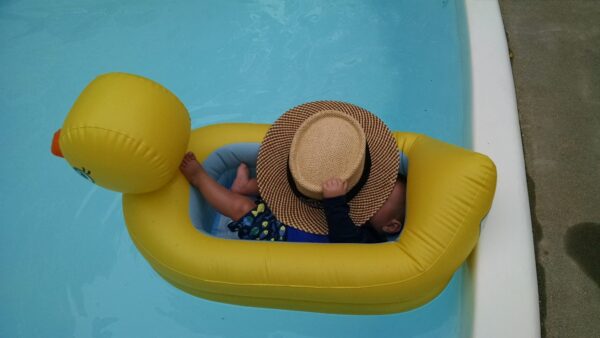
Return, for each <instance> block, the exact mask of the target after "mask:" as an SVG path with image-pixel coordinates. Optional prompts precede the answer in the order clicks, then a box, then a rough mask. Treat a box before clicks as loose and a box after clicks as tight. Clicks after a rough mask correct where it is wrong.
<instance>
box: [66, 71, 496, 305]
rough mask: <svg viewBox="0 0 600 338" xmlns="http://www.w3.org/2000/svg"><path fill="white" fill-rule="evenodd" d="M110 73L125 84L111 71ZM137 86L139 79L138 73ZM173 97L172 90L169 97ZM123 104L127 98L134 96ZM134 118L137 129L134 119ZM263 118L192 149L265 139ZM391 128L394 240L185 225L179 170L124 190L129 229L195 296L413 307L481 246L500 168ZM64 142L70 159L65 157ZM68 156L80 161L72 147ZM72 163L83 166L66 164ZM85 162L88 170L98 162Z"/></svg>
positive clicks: (204, 136)
mask: <svg viewBox="0 0 600 338" xmlns="http://www.w3.org/2000/svg"><path fill="white" fill-rule="evenodd" d="M116 76H121V77H122V76H123V74H118V75H116ZM103 80H104V81H106V80H107V79H106V78H104V79H103ZM108 80H110V81H117V82H118V81H120V80H119V79H118V78H117V79H115V78H113V77H110V78H109V79H108ZM127 80H131V79H130V78H128V79H127ZM96 81H98V80H96ZM139 81H148V80H145V79H143V80H142V79H140V80H139ZM133 82H136V81H133ZM133 82H132V83H133ZM140 83H141V82H140ZM142 84H143V85H144V86H145V82H144V83H142ZM90 86H91V85H90ZM88 88H89V86H88ZM130 89H131V90H133V91H137V90H139V91H140V92H142V93H145V95H146V96H143V97H145V98H146V99H148V100H156V95H157V93H156V92H155V91H154V90H153V89H152V90H151V91H150V92H146V89H145V87H144V88H142V89H140V88H138V87H137V85H132V88H130ZM93 92H94V93H95V91H93ZM136 93H137V92H136ZM138 94H139V93H138ZM89 95H90V93H89V92H87V89H86V91H84V93H82V95H81V97H80V99H79V100H81V99H82V98H83V99H84V100H86V97H89ZM105 95H108V94H105ZM105 95H103V96H105ZM165 95H166V94H165ZM169 95H172V94H170V93H169ZM169 95H167V99H168V100H171V99H172V98H171V97H170V96H169ZM79 100H78V101H79ZM127 102H128V104H130V100H128V101H127ZM97 104H98V105H102V104H103V103H102V102H97ZM76 106H77V103H76ZM167 106H168V105H167ZM145 107H146V108H147V106H146V105H145ZM176 107H179V106H176ZM128 109H137V108H136V107H134V106H129V108H128ZM70 114H76V115H77V116H78V117H77V119H83V120H85V118H84V117H85V115H86V112H85V111H76V109H75V107H74V110H72V111H71V113H70ZM132 114H134V115H135V113H132ZM145 114H146V113H145ZM165 114H166V113H165ZM168 114H171V112H170V110H169V113H168ZM67 120H69V119H67ZM125 122H126V121H125ZM125 122H124V121H123V120H122V119H121V120H119V123H125ZM129 127H130V128H132V129H131V130H135V128H138V126H136V124H135V123H132V124H131V126H129ZM268 127H269V126H268V125H257V124H221V125H212V126H207V127H203V128H200V129H197V130H195V131H193V132H192V133H191V136H190V137H189V142H188V144H187V149H189V150H191V151H193V152H194V153H196V155H197V157H198V158H199V159H201V160H202V159H204V158H206V157H207V156H208V155H209V154H210V153H211V152H213V151H214V150H216V149H218V148H220V147H222V146H224V145H227V144H232V143H240V142H260V141H261V140H262V138H263V137H264V135H265V134H266V131H267V129H268ZM73 128H75V129H77V128H78V127H77V125H70V124H69V123H65V126H63V133H62V134H61V137H60V145H61V147H62V148H70V147H69V145H68V143H69V142H71V141H70V140H69V139H68V138H67V137H66V136H64V135H65V134H68V133H69V129H73ZM102 128H109V127H107V126H102ZM119 128H120V133H126V131H125V130H128V128H126V127H124V126H122V125H120V126H119ZM188 128H189V127H188ZM65 129H66V132H65ZM184 129H185V126H183V127H182V130H184ZM188 130H189V129H188ZM128 133H130V135H138V134H136V133H135V132H128ZM111 135H112V134H111ZM395 136H396V139H397V144H398V149H399V150H401V151H402V152H404V153H405V154H406V155H407V156H408V158H409V160H410V170H409V175H408V185H407V186H408V190H407V219H406V224H405V228H404V231H403V233H402V235H401V236H400V237H399V239H398V240H397V241H395V242H387V243H381V244H370V245H367V244H321V243H285V242H258V241H257V242H254V241H242V240H227V239H221V238H217V237H213V236H210V235H208V234H206V233H203V232H201V231H199V230H197V229H196V228H195V227H194V226H193V225H192V222H191V218H190V211H189V205H190V204H189V198H190V185H189V184H188V182H187V181H186V180H185V178H184V177H183V176H182V175H181V174H180V173H178V172H175V173H174V174H173V175H174V176H173V178H172V179H171V180H170V181H169V182H168V183H166V184H164V185H162V186H161V187H160V188H158V189H157V190H153V191H150V192H146V193H126V194H124V198H123V210H124V215H125V220H126V223H127V228H128V230H129V233H130V235H131V238H132V240H133V242H134V243H135V245H136V246H137V248H138V249H139V251H140V252H141V253H142V254H143V256H144V257H145V258H146V259H147V260H148V262H149V263H150V264H151V266H152V267H153V268H154V269H155V270H156V271H157V272H158V273H159V274H160V275H161V276H162V277H164V278H165V279H166V280H167V281H169V282H170V283H171V284H173V285H174V286H176V287H178V288H180V289H181V290H184V291H185V292H188V293H190V294H193V295H196V296H199V297H202V298H206V299H211V300H215V301H220V302H226V303H232V304H241V305H249V306H260V307H271V308H281V309H295V310H305V311H316V312H328V313H344V314H383V313H392V312H400V311H405V310H409V309H412V308H415V307H418V306H420V305H422V304H425V303H427V302H428V301H430V300H431V299H433V298H434V297H435V296H436V295H438V294H439V293H440V292H441V291H442V290H443V289H444V287H445V286H446V285H447V283H448V282H449V280H450V278H451V277H452V275H453V273H454V272H455V271H456V270H457V269H458V267H459V266H460V265H461V264H462V263H463V262H464V261H465V259H466V258H467V257H468V256H469V254H470V252H471V251H472V249H473V248H474V246H475V244H476V243H477V239H478V236H479V227H480V222H481V220H482V218H483V217H484V216H485V214H486V213H487V212H488V210H489V208H490V206H491V202H492V198H493V195H494V190H495V185H496V170H495V166H494V164H493V162H492V161H491V160H490V159H489V158H487V157H486V156H484V155H481V154H478V153H475V152H472V151H468V150H465V149H463V148H459V147H456V146H453V145H450V144H447V143H444V142H441V141H437V140H435V139H432V138H430V137H427V136H424V135H419V134H411V133H402V132H396V133H395ZM94 137H95V139H94V142H93V145H94V146H95V147H98V146H99V142H98V140H97V138H98V135H95V136H94ZM131 137H132V138H134V136H131ZM135 137H137V136H135ZM111 140H112V139H111ZM165 142H169V141H168V139H165ZM180 143H181V142H180V141H177V142H175V145H173V148H172V149H171V151H176V152H177V156H183V153H184V152H185V148H181V146H180ZM63 146H65V147H63ZM110 146H111V147H114V145H110ZM72 147H73V146H71V148H72ZM65 150H66V149H63V153H64V154H65V159H67V160H68V161H70V160H69V156H68V155H69V154H67V153H68V152H67V151H65ZM156 153H157V154H160V152H159V151H158V152H156ZM70 156H73V157H75V158H77V159H78V160H80V161H85V159H82V158H81V157H78V155H77V153H72V154H71V155H70ZM89 156H92V157H93V156H94V155H89ZM157 156H158V155H157ZM140 158H141V160H140V161H143V160H144V157H140ZM72 165H73V164H72ZM79 165H83V164H82V163H78V165H73V166H74V167H76V168H78V166H79ZM87 168H88V169H89V171H91V174H90V175H92V176H93V172H94V170H93V168H92V167H90V166H89V165H88V167H87ZM88 169H86V170H88ZM101 170H106V168H104V167H103V168H101ZM122 175H123V173H120V174H119V177H121V176H122ZM107 179H108V178H107ZM142 190H143V189H142Z"/></svg>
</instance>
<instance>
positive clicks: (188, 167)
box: [179, 152, 200, 183]
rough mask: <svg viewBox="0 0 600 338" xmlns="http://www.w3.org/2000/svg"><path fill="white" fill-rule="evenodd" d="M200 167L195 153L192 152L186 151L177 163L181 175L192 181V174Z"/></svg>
mask: <svg viewBox="0 0 600 338" xmlns="http://www.w3.org/2000/svg"><path fill="white" fill-rule="evenodd" d="M199 169H200V163H199V162H198V160H197V159H196V155H194V153H192V152H187V153H186V154H185V156H184V157H183V160H182V161H181V164H180V165H179V170H180V171H181V173H183V176H185V178H186V179H187V180H188V181H189V182H190V183H193V182H192V181H193V179H194V175H195V174H196V173H197V172H198V170H199Z"/></svg>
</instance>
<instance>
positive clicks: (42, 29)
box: [0, 0, 470, 337]
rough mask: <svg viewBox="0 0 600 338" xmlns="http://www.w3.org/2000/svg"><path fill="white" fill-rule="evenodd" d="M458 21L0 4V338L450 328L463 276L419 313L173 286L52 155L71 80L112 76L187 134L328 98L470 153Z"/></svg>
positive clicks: (405, 14)
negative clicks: (180, 115) (175, 116)
mask: <svg viewBox="0 0 600 338" xmlns="http://www.w3.org/2000/svg"><path fill="white" fill-rule="evenodd" d="M462 15H463V14H462V4H461V3H456V2H455V1H453V0H430V1H418V0H414V1H362V0H345V1H342V0H340V1H310V0H309V1H273V0H263V1H259V0H246V1H219V0H213V1H158V0H146V1H142V0H136V1H120V0H106V1H89V0H84V1H67V0H56V1H43V0H34V1H9V0H5V1H2V2H0V74H1V75H0V124H1V125H2V132H0V150H1V155H2V160H1V161H0V163H1V164H0V173H1V174H0V187H2V188H1V189H2V190H1V191H2V195H1V197H0V198H1V200H0V215H2V216H1V217H2V222H1V226H0V269H1V270H0V271H1V274H2V277H1V279H0V283H1V284H0V337H69V336H76V337H87V336H92V337H167V336H168V337H188V336H200V337H367V336H369V337H374V336H394V337H398V336H403V337H404V336H406V337H458V336H462V335H463V334H464V333H465V330H466V331H468V324H469V321H468V316H469V301H468V298H469V297H468V287H465V285H466V284H468V278H467V277H466V274H467V271H466V270H467V269H466V268H461V269H460V270H459V272H458V273H457V274H456V275H455V276H454V278H453V279H452V281H451V283H450V284H449V286H448V287H447V288H446V290H445V291H444V292H443V293H442V294H441V295H440V296H439V297H437V298H436V299H435V300H434V301H432V302H430V303H429V304H427V305H425V306H423V307H421V308H419V309H416V310H413V311H409V312H406V313H401V314H394V315H385V316H344V315H324V314H315V313H305V312H294V311H280V310H271V309H255V308H246V307H240V306H234V305H226V304H219V303H214V302H210V301H206V300H203V299H199V298H195V297H193V296H190V295H188V294H185V293H183V292H181V291H179V290H177V289H175V288H174V287H172V286H171V285H169V284H168V283H166V282H165V281H163V280H162V279H161V278H160V277H158V276H157V274H156V273H155V272H154V271H153V270H152V269H151V268H150V266H149V265H148V264H147V263H146V261H145V260H144V259H143V258H142V256H141V255H140V254H139V253H138V252H137V250H136V249H135V247H134V245H133V244H132V242H131V240H130V239H129V236H128V234H127V231H126V228H125V224H124V221H123V215H122V211H121V196H120V194H117V193H114V192H110V191H107V190H104V189H102V188H98V187H96V186H93V185H91V184H90V183H89V182H87V181H86V180H83V179H81V178H80V177H79V176H78V175H77V174H76V173H75V172H73V170H71V169H70V168H69V166H68V165H67V164H66V162H64V161H62V160H60V159H58V158H55V157H52V156H51V155H50V152H49V148H50V140H51V136H52V134H53V132H54V131H55V130H56V129H58V128H60V127H61V125H62V121H63V119H64V117H65V115H66V113H67V112H68V111H69V109H70V107H71V105H72V104H73V102H74V100H75V99H76V98H77V96H78V94H79V93H80V92H81V90H82V89H83V88H84V86H85V85H86V84H87V83H88V82H89V81H91V80H92V79H93V78H94V77H95V76H97V75H98V74H101V73H105V72H112V71H124V72H130V73H135V74H140V75H143V76H147V77H149V78H152V79H154V80H156V81H158V82H160V83H162V84H163V85H165V86H166V87H168V88H169V89H170V90H171V91H173V92H174V93H175V94H176V95H178V96H179V98H180V99H181V100H182V101H183V102H184V104H185V105H186V106H187V107H188V109H189V111H190V114H191V117H192V124H193V127H200V126H203V125H207V124H213V123H218V122H232V121H235V122H237V121H243V122H261V123H270V122H273V121H274V120H275V119H276V118H277V117H278V116H279V115H280V114H281V113H283V112H284V111H286V110H287V109H289V108H291V107H293V106H295V105H298V104H301V103H304V102H307V101H313V100H321V99H327V100H342V101H348V102H352V103H355V104H358V105H360V106H363V107H365V108H367V109H369V110H370V111H372V112H373V113H375V114H377V115H379V116H380V117H381V118H382V119H383V120H384V121H385V122H386V123H388V125H389V126H390V127H391V129H393V130H407V131H416V132H423V133H427V134H429V135H432V136H434V137H437V138H440V139H443V140H445V141H448V142H452V143H455V144H459V145H468V139H469V137H468V135H469V133H470V131H469V128H468V120H469V106H468V95H469V83H468V76H466V74H467V73H466V68H467V66H466V65H467V61H468V60H466V59H465V58H466V53H465V50H466V48H465V45H464V43H465V41H466V39H465V36H464V29H463V28H464V27H463V24H464V23H463V22H462V19H461V16H462ZM464 318H467V319H466V320H465V319H464Z"/></svg>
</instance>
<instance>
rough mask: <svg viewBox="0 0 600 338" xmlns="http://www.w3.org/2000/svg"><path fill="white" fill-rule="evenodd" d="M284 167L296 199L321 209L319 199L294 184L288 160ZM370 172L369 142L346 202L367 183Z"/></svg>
mask: <svg viewBox="0 0 600 338" xmlns="http://www.w3.org/2000/svg"><path fill="white" fill-rule="evenodd" d="M286 169H287V180H288V183H289V185H290V188H291V189H292V192H293V193H294V195H296V197H298V199H299V200H300V201H302V203H304V204H306V205H308V206H310V207H312V208H315V209H323V203H322V202H321V201H320V200H317V199H314V198H310V197H308V196H306V195H304V194H303V193H302V192H300V190H298V187H297V186H296V182H294V177H293V176H292V171H291V170H290V163H289V161H288V164H287V166H286ZM370 173H371V153H370V152H369V144H366V146H365V164H364V167H363V172H362V175H361V176H360V179H359V180H358V182H356V184H355V185H354V187H352V189H350V190H349V191H348V192H347V193H346V202H350V201H351V200H352V199H353V198H354V197H355V196H356V195H358V193H359V192H360V189H362V187H363V186H364V185H365V183H367V180H368V179H369V174H370Z"/></svg>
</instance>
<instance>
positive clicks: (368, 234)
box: [323, 195, 387, 243]
mask: <svg viewBox="0 0 600 338" xmlns="http://www.w3.org/2000/svg"><path fill="white" fill-rule="evenodd" d="M323 208H324V210H325V218H326V219H327V226H328V227H329V241H330V242H331V243H381V242H385V241H387V238H386V237H384V236H382V235H380V234H378V233H377V231H375V229H374V228H373V227H372V226H371V225H370V224H369V223H368V222H367V223H366V224H363V225H362V226H359V227H358V226H356V225H355V224H354V223H353V222H352V219H351V218H350V215H349V212H350V207H349V206H348V203H346V196H344V195H342V196H338V197H333V198H325V199H323Z"/></svg>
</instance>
